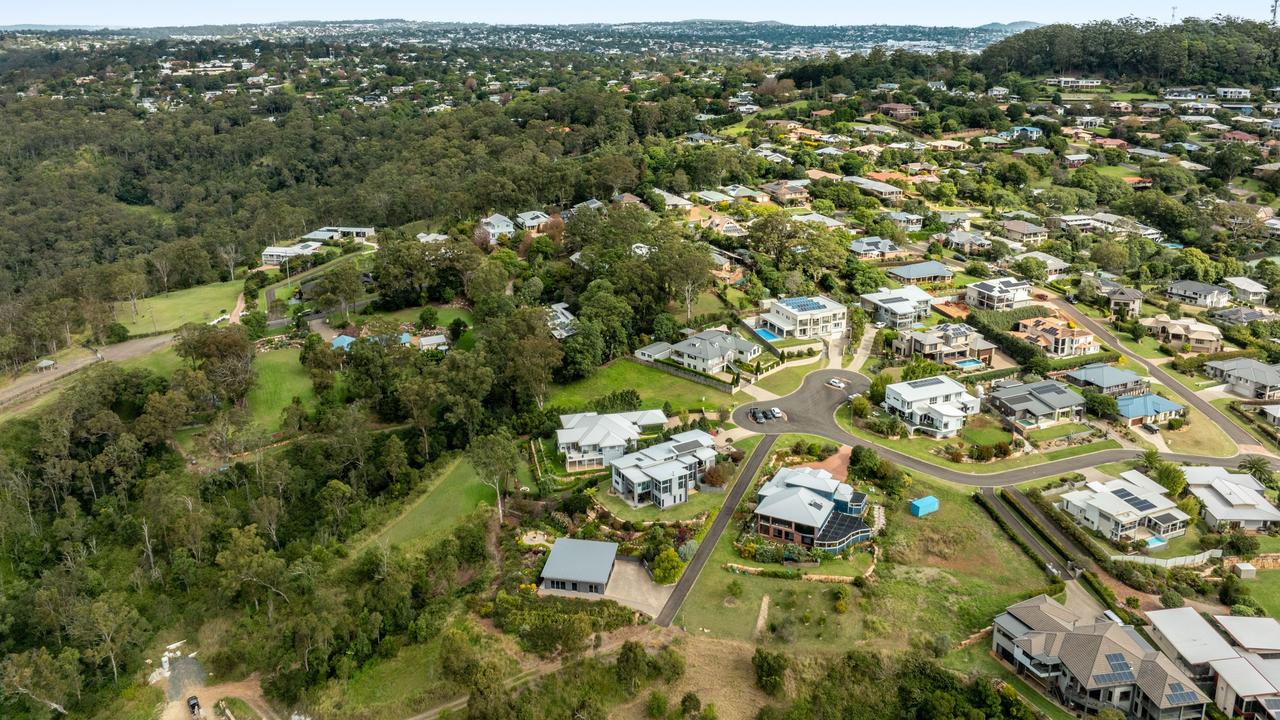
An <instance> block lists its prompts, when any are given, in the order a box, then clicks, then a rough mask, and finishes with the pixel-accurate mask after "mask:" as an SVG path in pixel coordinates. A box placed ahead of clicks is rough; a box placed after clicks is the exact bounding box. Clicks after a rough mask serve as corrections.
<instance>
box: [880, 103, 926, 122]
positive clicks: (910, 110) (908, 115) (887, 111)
mask: <svg viewBox="0 0 1280 720" xmlns="http://www.w3.org/2000/svg"><path fill="white" fill-rule="evenodd" d="M876 112H878V113H880V114H881V115H884V116H886V117H889V118H892V119H894V120H913V119H915V117H916V116H917V115H919V114H920V113H919V112H918V111H917V110H916V109H915V108H914V107H912V106H911V105H907V104H906V103H881V104H880V105H878V106H876Z"/></svg>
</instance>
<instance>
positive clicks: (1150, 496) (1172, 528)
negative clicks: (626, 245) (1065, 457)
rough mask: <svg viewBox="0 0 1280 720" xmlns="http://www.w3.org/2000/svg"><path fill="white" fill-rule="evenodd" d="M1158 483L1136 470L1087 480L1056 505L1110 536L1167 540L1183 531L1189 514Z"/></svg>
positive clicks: (1082, 523) (1077, 520) (1127, 538)
mask: <svg viewBox="0 0 1280 720" xmlns="http://www.w3.org/2000/svg"><path fill="white" fill-rule="evenodd" d="M1167 492H1168V491H1167V490H1165V489H1164V486H1163V485H1161V484H1160V483H1158V482H1156V481H1155V480H1152V479H1151V478H1149V477H1147V476H1146V475H1143V474H1142V473H1140V472H1138V471H1137V470H1129V471H1127V472H1124V473H1121V475H1120V477H1119V478H1117V479H1115V480H1110V481H1108V482H1105V483H1104V482H1099V481H1097V480H1093V481H1090V482H1088V483H1086V484H1085V486H1084V487H1083V488H1080V489H1078V490H1072V491H1070V492H1067V493H1063V494H1062V496H1061V497H1062V499H1061V500H1060V501H1059V502H1058V507H1059V508H1061V509H1062V510H1063V511H1064V512H1066V513H1067V514H1068V515H1070V516H1072V517H1073V518H1075V520H1076V522H1078V523H1080V524H1081V525H1083V526H1085V527H1086V528H1089V529H1090V530H1096V531H1097V532H1100V533H1102V535H1103V537H1106V538H1108V539H1110V540H1125V541H1129V542H1133V541H1135V540H1146V539H1148V538H1150V537H1152V536H1155V537H1160V538H1164V539H1166V540H1168V539H1171V538H1175V537H1178V536H1179V535H1182V534H1184V533H1186V530H1187V523H1188V522H1190V520H1191V517H1190V516H1189V515H1187V514H1186V513H1185V512H1183V511H1182V510H1179V509H1178V505H1177V503H1175V502H1174V501H1173V500H1171V499H1170V498H1169V496H1168V495H1167V494H1166V493H1167Z"/></svg>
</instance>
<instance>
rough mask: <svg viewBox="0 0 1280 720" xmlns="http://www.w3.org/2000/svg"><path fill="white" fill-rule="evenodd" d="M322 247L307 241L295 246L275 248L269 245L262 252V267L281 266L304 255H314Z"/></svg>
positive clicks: (275, 246)
mask: <svg viewBox="0 0 1280 720" xmlns="http://www.w3.org/2000/svg"><path fill="white" fill-rule="evenodd" d="M323 247H324V244H323V243H320V242H315V241H308V242H300V243H298V244H297V245H286V246H283V247H282V246H277V245H271V246H268V247H266V248H264V249H263V251H262V264H263V265H281V264H284V263H286V262H288V261H290V260H292V259H294V258H297V257H302V256H304V255H315V254H316V253H318V252H320V250H321V249H322V248H323Z"/></svg>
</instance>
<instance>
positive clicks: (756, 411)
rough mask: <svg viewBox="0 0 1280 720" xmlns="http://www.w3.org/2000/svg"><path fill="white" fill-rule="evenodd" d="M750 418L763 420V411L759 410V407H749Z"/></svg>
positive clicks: (759, 421) (758, 420)
mask: <svg viewBox="0 0 1280 720" xmlns="http://www.w3.org/2000/svg"><path fill="white" fill-rule="evenodd" d="M751 419H752V420H754V421H756V422H758V423H762V422H764V413H762V412H760V408H751Z"/></svg>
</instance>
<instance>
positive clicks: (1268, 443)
mask: <svg viewBox="0 0 1280 720" xmlns="http://www.w3.org/2000/svg"><path fill="white" fill-rule="evenodd" d="M1232 402H1233V401H1232V399H1231V398H1218V399H1216V400H1210V401H1209V404H1210V405H1212V406H1214V407H1216V408H1218V410H1220V411H1221V412H1222V414H1223V415H1226V416H1227V419H1228V420H1230V421H1231V422H1233V423H1235V424H1236V425H1238V426H1240V427H1242V428H1244V430H1245V432H1247V433H1249V434H1250V435H1252V436H1253V437H1254V439H1255V440H1257V441H1258V444H1260V445H1262V446H1263V447H1265V448H1269V449H1271V450H1272V451H1280V445H1277V444H1276V442H1275V441H1274V440H1272V439H1271V438H1269V437H1267V436H1266V435H1263V434H1262V432H1261V431H1260V430H1258V428H1256V427H1254V425H1253V423H1251V422H1248V421H1247V420H1245V419H1243V418H1241V417H1240V416H1239V415H1237V414H1235V413H1234V412H1232V411H1231V408H1230V405H1231V403H1232Z"/></svg>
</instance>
